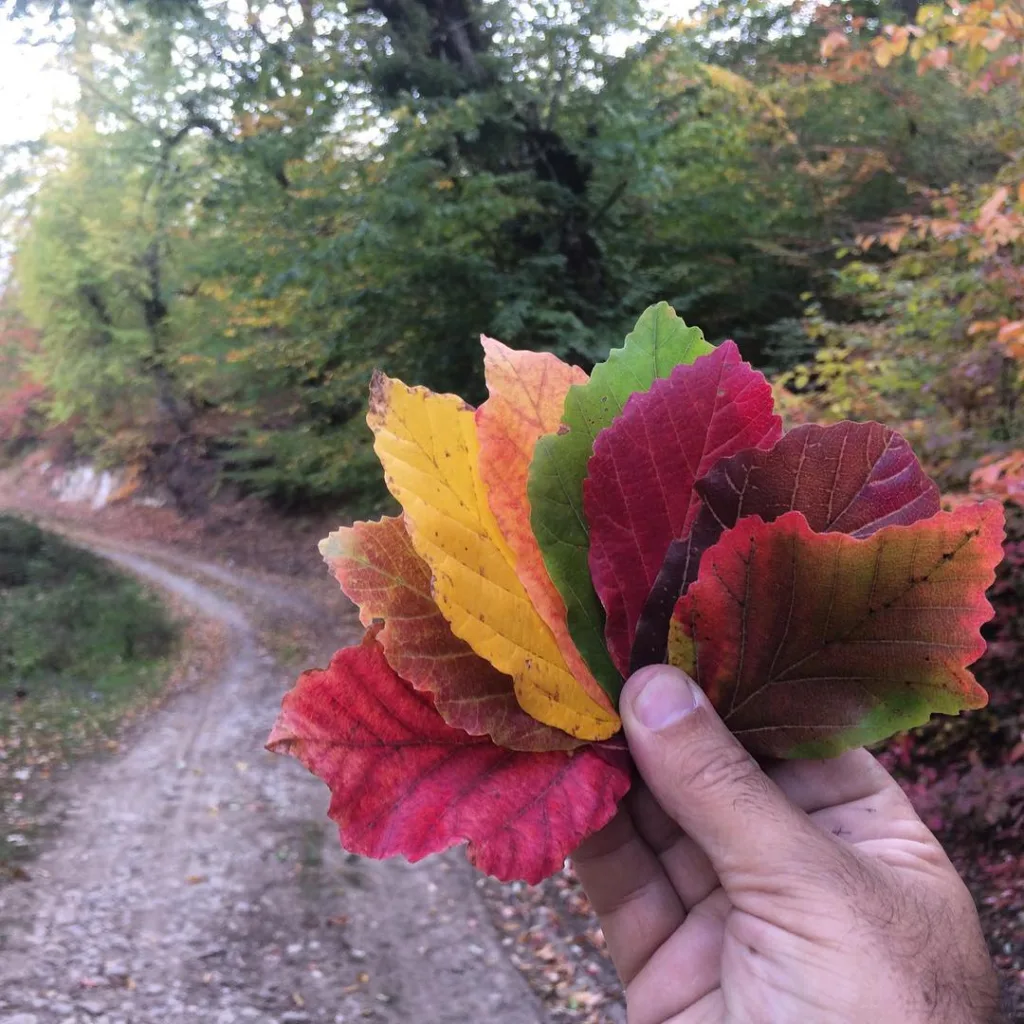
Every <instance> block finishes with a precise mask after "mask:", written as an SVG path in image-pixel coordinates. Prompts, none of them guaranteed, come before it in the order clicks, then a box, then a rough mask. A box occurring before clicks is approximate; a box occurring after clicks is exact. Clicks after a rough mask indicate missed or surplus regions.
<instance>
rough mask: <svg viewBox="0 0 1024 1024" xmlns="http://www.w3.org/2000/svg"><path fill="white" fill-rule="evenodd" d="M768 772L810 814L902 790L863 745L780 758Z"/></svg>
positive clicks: (795, 802)
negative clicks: (808, 757) (829, 754)
mask: <svg viewBox="0 0 1024 1024" xmlns="http://www.w3.org/2000/svg"><path fill="white" fill-rule="evenodd" d="M766 774H767V775H768V777H769V778H770V779H772V780H773V781H774V782H775V784H776V785H777V786H778V787H779V789H781V790H782V792H783V793H785V794H786V796H788V797H789V799H790V800H791V801H792V802H793V803H794V804H796V806H797V807H799V808H800V809H801V810H802V811H806V812H807V813H808V814H811V813H813V812H814V811H820V810H823V809H824V808H826V807H840V806H842V805H843V804H848V803H853V802H854V801H857V800H864V799H867V798H870V797H872V796H877V795H881V794H883V793H887V792H890V791H892V790H895V791H896V792H897V793H902V790H900V788H899V786H898V785H896V783H895V781H894V780H893V778H892V776H891V775H890V774H889V773H888V772H887V771H886V770H885V769H884V768H883V767H882V766H881V765H880V764H879V763H878V762H877V761H876V760H875V759H874V758H873V757H872V756H871V755H870V754H869V753H868V752H867V751H866V750H863V749H861V750H848V751H847V752H846V753H845V754H841V755H840V756H839V757H833V758H828V759H826V760H821V761H776V762H775V763H774V764H773V765H771V767H769V768H767V769H766Z"/></svg>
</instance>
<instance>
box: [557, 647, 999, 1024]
mask: <svg viewBox="0 0 1024 1024" xmlns="http://www.w3.org/2000/svg"><path fill="white" fill-rule="evenodd" d="M621 714H622V721H623V726H624V728H625V731H626V736H627V738H628V740H629V746H630V750H631V751H632V754H633V758H634V760H635V761H636V764H637V767H638V769H639V771H640V774H641V775H642V776H643V779H644V781H645V783H646V786H638V787H637V788H636V789H635V791H634V793H633V794H631V795H630V797H629V801H628V806H627V807H623V808H622V809H620V811H619V813H618V815H617V816H616V817H615V818H614V819H613V820H612V822H611V823H610V824H609V825H608V826H606V827H605V828H604V829H603V830H602V831H601V832H599V833H597V834H596V835H594V836H592V837H591V838H590V839H589V840H587V841H586V842H585V843H584V844H583V846H581V847H580V849H579V850H578V851H577V853H576V857H575V865H576V870H577V872H578V874H579V877H580V879H581V881H582V882H583V885H584V887H585V889H586V891H587V894H588V895H589V897H590V899H591V902H592V903H593V905H594V908H595V909H596V911H597V913H598V915H599V916H600V919H601V925H602V927H603V929H604V933H605V937H606V939H607V942H608V947H609V950H610V952H611V955H612V959H613V960H614V961H615V966H616V967H617V968H618V971H619V974H620V976H621V978H622V981H623V984H624V985H625V986H626V1001H627V1008H628V1013H629V1021H630V1024H662V1022H665V1021H672V1022H674V1024H698V1022H699V1024H712V1022H719V1021H735V1022H744V1024H747V1022H762V1021H764V1022H769V1021H770V1022H773V1024H775V1022H780V1024H781V1022H787V1024H788V1022H793V1024H817V1022H828V1024H889V1022H892V1024H897V1022H898V1024H918V1022H921V1024H924V1022H928V1024H992V1022H996V1021H998V1020H1000V1019H1001V1018H1000V1015H999V1010H998V988H997V984H996V979H995V972H994V970H993V967H992V964H991V961H990V959H989V955H988V951H987V950H986V947H985V942H984V939H983V938H982V934H981V928H980V925H979V922H978V916H977V912H976V911H975V908H974V903H973V901H972V899H971V896H970V894H969V893H968V891H967V888H966V886H965V885H964V884H963V882H962V881H961V880H960V878H959V876H958V875H957V873H956V870H955V869H954V868H953V865H952V864H951V863H950V862H949V859H948V858H947V857H946V855H945V853H944V852H943V850H942V847H941V846H940V845H939V843H938V841H937V840H936V838H935V837H934V836H933V835H932V834H931V832H929V831H928V829H927V828H926V827H925V825H924V824H923V822H922V821H921V820H920V818H918V816H917V814H916V813H915V812H914V810H913V808H912V807H911V805H910V803H909V801H908V800H907V799H906V797H905V796H904V795H903V793H902V791H901V790H900V788H899V786H897V785H896V783H895V782H893V780H892V779H891V778H890V777H889V775H888V773H887V772H886V771H885V770H884V769H883V768H882V767H881V766H880V765H879V764H878V763H877V762H876V761H875V759H874V758H873V757H872V756H871V755H870V754H869V753H868V752H867V751H865V750H855V751H851V752H849V753H847V754H844V755H843V756H841V757H839V758H836V759H834V760H830V761H787V762H782V763H778V764H775V765H773V766H771V767H769V768H768V769H767V773H766V772H764V771H762V770H761V768H759V767H758V765H757V764H756V763H755V762H754V760H753V759H752V758H751V757H750V756H749V755H748V754H747V753H746V751H745V750H744V749H743V748H742V747H741V746H740V744H739V743H738V742H737V740H736V739H735V738H734V737H733V736H732V735H731V734H730V733H729V732H728V730H727V729H726V727H725V726H724V725H723V724H722V722H721V719H719V717H718V715H717V714H716V713H715V712H714V710H713V709H712V708H711V706H710V704H709V703H708V701H707V698H706V697H705V696H704V695H703V694H702V693H701V692H700V690H699V688H698V687H697V686H695V685H693V684H692V683H691V682H690V681H689V679H688V678H687V677H686V676H685V675H684V674H683V673H681V672H679V671H677V670H675V669H672V668H668V667H665V666H656V667H651V668H647V669H644V670H642V671H640V672H638V673H637V674H636V675H635V676H633V677H632V678H631V679H630V680H629V682H628V683H627V684H626V687H625V689H624V691H623V696H622V702H621Z"/></svg>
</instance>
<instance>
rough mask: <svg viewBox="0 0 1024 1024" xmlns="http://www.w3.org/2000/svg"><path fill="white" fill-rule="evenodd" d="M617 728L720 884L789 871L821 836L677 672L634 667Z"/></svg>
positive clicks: (823, 840) (821, 844) (817, 846)
mask: <svg viewBox="0 0 1024 1024" xmlns="http://www.w3.org/2000/svg"><path fill="white" fill-rule="evenodd" d="M619 710H620V714H621V715H622V724H623V726H624V727H625V730H626V737H627V739H628V740H629V749H630V751H631V752H632V754H633V759H634V761H635V762H636V765H637V768H638V769H639V770H640V774H641V775H642V776H643V778H644V781H645V782H646V783H647V786H648V788H649V789H650V790H651V792H652V793H653V794H654V796H655V798H656V799H657V801H658V803H660V804H661V806H662V807H663V808H664V809H665V811H666V812H667V813H668V815H669V816H670V817H671V818H673V819H674V820H675V821H676V822H678V824H679V825H680V826H681V827H682V829H683V831H684V832H686V833H687V835H689V836H690V838H691V839H693V840H694V841H695V842H696V843H697V845H698V846H700V847H701V848H702V849H703V850H704V852H705V853H706V854H707V855H708V858H709V859H710V860H711V863H712V865H713V866H714V868H715V871H716V873H717V874H718V877H719V878H720V879H721V881H722V884H723V886H724V887H725V888H726V890H729V889H730V887H731V886H733V885H736V884H737V883H742V882H748V883H749V882H750V881H753V880H755V879H757V878H766V877H771V878H773V879H778V878H779V877H780V875H789V874H791V873H792V871H793V869H794V867H795V865H799V864H801V863H802V864H806V863H807V859H808V856H813V855H814V853H815V851H821V852H824V850H825V849H826V848H827V849H828V850H829V851H830V852H831V846H830V844H828V842H827V837H826V836H825V835H824V833H822V832H821V831H820V830H819V829H817V828H815V827H814V826H813V825H812V824H811V821H810V819H809V818H808V817H807V816H806V815H805V814H804V813H803V812H802V811H801V810H799V809H798V808H797V807H796V806H794V805H793V804H792V803H790V801H789V800H788V799H787V798H786V796H785V794H783V792H782V791H781V790H780V789H779V788H778V787H777V786H776V785H775V783H774V782H772V781H771V779H769V778H768V776H767V775H765V774H764V772H763V771H761V769H760V767H758V765H757V762H756V761H754V759H753V758H752V757H751V756H750V755H749V754H748V753H747V752H746V751H745V750H744V749H743V747H742V746H741V745H740V743H739V741H738V740H737V739H736V738H735V737H734V736H733V735H732V733H730V732H729V730H728V729H727V728H726V727H725V725H724V723H723V722H722V720H721V719H720V718H719V717H718V714H717V713H716V712H715V710H714V708H713V707H712V706H711V704H710V702H709V701H708V699H707V697H706V696H705V695H704V693H703V691H702V690H701V689H700V687H699V686H697V684H696V683H695V682H694V681H693V680H692V679H690V677H689V676H687V675H686V674H685V673H683V672H680V671H679V670H678V669H675V668H672V667H670V666H667V665H655V666H650V667H649V668H645V669H641V670H640V671H639V672H637V673H636V674H635V675H634V676H632V677H631V678H630V679H629V681H628V682H627V683H626V686H625V688H624V689H623V692H622V700H621V703H620V709H619Z"/></svg>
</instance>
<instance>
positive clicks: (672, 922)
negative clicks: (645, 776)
mask: <svg viewBox="0 0 1024 1024" xmlns="http://www.w3.org/2000/svg"><path fill="white" fill-rule="evenodd" d="M573 865H574V866H575V868H576V874H577V875H578V876H579V879H580V881H581V882H582V883H583V888H584V889H585V890H586V893H587V896H588V897H589V899H590V902H591V904H592V905H593V907H594V910H595V911H596V913H597V916H598V917H599V918H600V919H601V928H602V930H603V931H604V937H605V941H606V942H607V943H608V951H609V952H610V953H611V957H612V961H613V962H614V963H615V967H616V970H618V972H619V977H620V978H621V979H622V982H623V984H625V985H628V984H629V983H630V981H632V979H633V978H634V977H635V976H636V974H637V972H638V971H639V970H640V968H641V967H643V965H644V964H645V963H646V962H647V961H648V960H649V959H650V958H651V956H652V955H653V954H654V951H655V950H656V949H657V948H658V947H659V946H660V945H661V944H662V943H663V942H665V940H666V939H667V938H668V937H669V936H670V935H671V934H672V933H673V932H674V931H675V930H676V929H677V928H678V927H679V926H680V925H681V924H682V923H683V920H684V918H685V917H686V911H685V910H684V909H683V905H682V903H680V901H679V897H678V896H677V895H676V892H675V889H673V887H672V883H671V882H670V881H669V880H668V876H667V875H666V874H665V872H664V870H663V869H662V866H661V863H660V862H659V861H658V858H657V857H656V856H655V854H654V852H653V851H652V850H651V848H650V847H649V846H648V845H647V844H646V843H645V842H644V841H643V839H642V838H641V837H640V836H639V834H638V833H637V830H636V827H635V826H634V824H633V820H632V818H630V816H629V813H628V811H626V810H623V809H620V810H619V812H618V814H616V815H615V817H614V818H613V819H612V820H611V821H610V822H609V823H608V824H607V825H606V826H605V827H604V828H603V829H601V831H600V832H597V833H596V834H594V835H592V836H591V837H590V838H589V839H586V840H585V841H584V842H583V844H582V845H581V846H580V847H579V849H577V851H576V853H575V854H574V855H573Z"/></svg>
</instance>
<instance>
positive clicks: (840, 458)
mask: <svg viewBox="0 0 1024 1024" xmlns="http://www.w3.org/2000/svg"><path fill="white" fill-rule="evenodd" d="M696 493H697V496H698V500H699V504H698V507H697V508H696V509H695V515H694V517H693V519H692V520H691V527H690V530H689V532H688V533H687V534H686V535H685V536H683V537H682V538H681V539H680V540H678V541H675V542H673V543H672V545H671V546H670V547H669V549H668V551H667V554H666V556H665V560H664V563H663V565H662V566H661V568H660V571H659V573H658V576H657V579H656V581H655V583H654V584H653V586H652V587H651V589H650V594H649V596H648V598H647V601H646V604H645V606H644V609H643V612H642V614H641V616H640V624H639V626H638V628H637V636H636V640H635V642H634V645H633V654H632V668H633V670H634V671H635V670H636V669H637V668H641V667H642V666H643V665H649V664H655V663H657V662H660V661H663V660H664V656H665V642H666V638H667V633H668V621H669V617H670V615H671V612H672V609H673V608H674V607H675V603H676V601H677V600H678V598H679V597H680V596H681V595H682V594H684V593H685V592H686V588H687V587H688V586H689V585H690V583H692V582H693V580H694V579H696V578H697V570H698V568H699V566H700V564H701V556H702V555H703V554H704V552H705V551H706V550H707V549H708V548H709V547H711V545H712V544H714V543H715V542H716V541H717V540H718V539H719V537H721V535H722V532H723V531H724V530H728V529H729V528H730V527H732V526H734V525H735V524H736V523H737V522H739V520H741V519H743V518H744V517H745V516H760V518H761V519H763V520H764V521H765V522H771V521H773V520H774V519H777V518H778V517H779V516H781V515H784V514H785V513H786V512H793V511H795V512H801V513H803V516H804V518H805V519H806V520H807V523H808V525H809V526H810V528H811V529H812V530H813V531H814V532H815V533H833V532H834V533H846V534H849V535H851V536H853V537H868V536H870V535H871V534H872V533H874V532H876V531H878V530H880V529H882V528H883V527H885V526H895V525H903V526H907V525H909V524H911V523H914V522H917V521H918V520H921V519H927V518H928V517H930V516H933V515H934V514H935V513H936V512H938V511H939V508H940V502H939V490H938V488H937V487H936V486H935V484H934V483H932V481H931V480H929V479H928V476H927V475H926V474H925V472H924V470H923V469H922V468H921V465H920V463H919V462H918V461H917V457H916V456H915V455H914V453H913V451H912V450H911V447H910V445H909V444H907V442H906V441H905V440H904V439H903V438H902V437H901V436H900V435H899V434H897V433H896V432H895V431H893V430H889V429H888V428H887V427H883V426H882V425H881V424H879V423H849V422H844V423H837V424H835V425H833V426H829V427H820V426H816V425H810V424H809V425H807V426H801V427H797V428H795V429H794V430H791V431H790V432H789V433H788V434H786V435H785V436H784V437H783V438H782V440H781V441H779V442H778V443H777V444H776V445H775V446H774V447H772V448H770V449H768V450H767V451H762V450H760V449H756V448H751V449H749V450H747V451H743V452H740V453H739V454H737V455H733V456H732V457H731V458H725V459H723V460H722V461H721V462H719V463H717V464H716V465H715V466H714V468H713V469H712V470H711V471H710V472H709V473H708V474H707V475H706V476H705V477H704V478H703V479H701V480H699V481H698V482H697V485H696Z"/></svg>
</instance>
